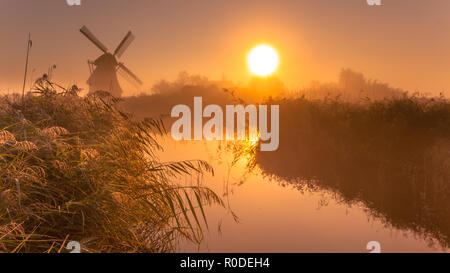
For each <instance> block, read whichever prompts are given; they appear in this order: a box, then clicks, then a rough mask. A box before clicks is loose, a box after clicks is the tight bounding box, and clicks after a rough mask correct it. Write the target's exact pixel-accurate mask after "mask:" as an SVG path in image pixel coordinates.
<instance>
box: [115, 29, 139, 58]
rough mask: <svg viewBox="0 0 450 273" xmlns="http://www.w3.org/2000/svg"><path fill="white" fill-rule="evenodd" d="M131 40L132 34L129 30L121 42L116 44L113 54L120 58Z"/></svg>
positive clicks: (132, 39) (132, 38)
mask: <svg viewBox="0 0 450 273" xmlns="http://www.w3.org/2000/svg"><path fill="white" fill-rule="evenodd" d="M133 41H134V35H133V33H131V31H129V32H128V33H127V35H126V36H125V38H123V40H122V42H120V44H119V45H118V46H117V48H116V50H115V51H114V55H116V56H117V57H119V58H120V57H121V56H122V54H123V53H124V52H125V50H126V49H127V48H128V47H129V46H130V44H131V42H133Z"/></svg>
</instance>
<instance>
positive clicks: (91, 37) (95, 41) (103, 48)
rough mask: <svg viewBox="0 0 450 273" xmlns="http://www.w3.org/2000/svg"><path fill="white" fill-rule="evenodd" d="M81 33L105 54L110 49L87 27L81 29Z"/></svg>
mask: <svg viewBox="0 0 450 273" xmlns="http://www.w3.org/2000/svg"><path fill="white" fill-rule="evenodd" d="M80 32H81V33H83V35H84V36H86V38H88V39H89V41H91V42H92V43H93V44H94V45H96V46H97V47H98V48H99V49H100V50H101V51H103V52H104V53H107V52H108V48H107V47H106V46H105V45H103V44H102V42H100V40H98V39H97V38H96V37H95V36H94V34H92V32H91V31H89V29H88V28H87V27H86V26H83V27H82V28H81V29H80Z"/></svg>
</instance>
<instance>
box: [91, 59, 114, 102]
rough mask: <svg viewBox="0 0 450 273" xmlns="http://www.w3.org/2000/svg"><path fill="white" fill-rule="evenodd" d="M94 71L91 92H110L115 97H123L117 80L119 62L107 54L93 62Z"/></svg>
mask: <svg viewBox="0 0 450 273" xmlns="http://www.w3.org/2000/svg"><path fill="white" fill-rule="evenodd" d="M93 65H94V66H95V69H94V71H93V72H92V74H91V76H90V77H89V79H88V81H87V84H89V92H95V91H99V90H101V91H108V92H109V93H111V95H113V96H114V97H120V96H122V93H123V91H122V88H121V87H120V84H119V80H118V78H117V73H116V70H117V65H118V63H117V60H116V58H115V57H114V56H113V55H112V54H110V53H106V54H103V55H102V56H100V57H99V58H98V59H97V60H95V61H94V62H93Z"/></svg>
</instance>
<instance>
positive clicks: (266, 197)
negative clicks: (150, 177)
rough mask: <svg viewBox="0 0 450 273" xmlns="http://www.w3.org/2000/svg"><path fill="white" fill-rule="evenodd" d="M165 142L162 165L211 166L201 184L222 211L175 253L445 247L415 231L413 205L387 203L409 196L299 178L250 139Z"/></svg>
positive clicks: (211, 213)
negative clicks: (372, 244)
mask: <svg viewBox="0 0 450 273" xmlns="http://www.w3.org/2000/svg"><path fill="white" fill-rule="evenodd" d="M164 144H165V146H164V147H165V149H166V150H165V152H164V153H163V154H161V156H162V159H167V160H177V159H179V158H184V159H186V156H187V155H188V156H189V158H191V159H203V160H207V161H208V162H210V163H211V164H212V166H213V167H214V169H215V175H214V176H208V177H205V178H204V181H205V183H206V184H207V186H209V187H211V188H212V189H213V190H215V191H216V192H218V193H221V194H222V196H223V198H224V200H225V203H226V204H227V209H226V210H224V209H223V208H220V207H211V208H209V209H208V210H207V217H208V219H209V222H210V227H211V228H210V230H209V232H208V233H207V234H206V238H205V240H204V242H203V243H202V245H200V246H194V245H191V244H184V245H182V248H181V249H180V251H202V252H211V251H212V252H368V251H367V250H366V244H367V243H368V242H369V241H373V240H375V241H380V242H381V244H382V249H383V251H385V252H435V251H437V252H439V251H442V247H441V245H440V244H441V243H443V242H444V243H445V241H442V237H440V236H436V234H433V233H430V232H429V230H425V229H424V228H421V227H420V225H419V223H418V222H417V218H415V217H414V215H413V212H412V211H413V209H412V208H411V207H413V205H412V204H411V206H403V207H404V208H401V206H399V205H394V204H398V203H397V202H394V201H395V200H394V199H395V196H401V197H399V198H400V199H398V200H399V202H400V203H403V204H410V203H411V202H408V203H404V202H406V201H405V200H406V199H407V198H408V195H406V196H404V195H402V194H401V193H399V192H398V191H400V189H398V188H397V187H400V186H396V187H394V189H392V191H389V189H386V188H383V190H384V191H381V190H378V191H376V194H374V193H370V188H368V187H367V186H366V184H370V182H369V181H364V180H353V181H351V180H345V179H342V180H340V181H338V182H336V183H335V184H333V183H330V182H327V180H320V179H311V178H310V179H302V178H301V177H302V174H301V173H298V172H297V173H296V172H295V171H294V170H295V169H296V168H295V166H293V165H295V164H296V163H295V162H293V163H292V164H291V163H290V162H286V161H283V160H280V159H279V156H281V155H282V154H283V153H285V152H286V151H285V150H280V151H279V152H280V154H272V155H271V156H268V157H267V158H266V157H265V155H264V154H260V153H258V152H257V151H258V149H255V142H254V141H253V142H252V141H249V142H218V141H217V142H216V141H185V142H174V141H172V140H171V139H170V138H167V139H165V143H164ZM277 159H278V160H277ZM297 163H298V162H297ZM361 172H362V171H361ZM354 179H355V178H354ZM345 181H349V182H347V183H346V182H345ZM350 181H351V182H350ZM186 183H189V182H186ZM365 186H366V188H364V187H365ZM339 187H340V188H339ZM384 187H387V185H384ZM338 189H340V190H338ZM365 191H368V192H367V193H364V192H365ZM386 192H389V194H387V193H386ZM377 197H378V198H380V200H378V199H377ZM393 198H394V199H393ZM383 213H385V214H383ZM404 213H406V215H403V214H404ZM409 221H412V222H409ZM436 239H437V240H436ZM442 246H445V244H442Z"/></svg>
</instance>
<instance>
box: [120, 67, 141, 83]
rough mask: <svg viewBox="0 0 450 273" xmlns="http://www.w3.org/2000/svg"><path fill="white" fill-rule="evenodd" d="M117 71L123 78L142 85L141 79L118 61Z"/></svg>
mask: <svg viewBox="0 0 450 273" xmlns="http://www.w3.org/2000/svg"><path fill="white" fill-rule="evenodd" d="M118 66H119V68H118V72H119V73H120V72H123V73H121V75H122V76H124V78H126V79H127V80H129V81H131V82H132V83H133V84H135V85H142V81H141V80H140V79H139V78H138V77H137V76H136V75H135V74H134V73H133V72H131V71H130V70H129V69H128V68H127V67H126V66H125V65H124V64H123V63H119V65H118Z"/></svg>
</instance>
